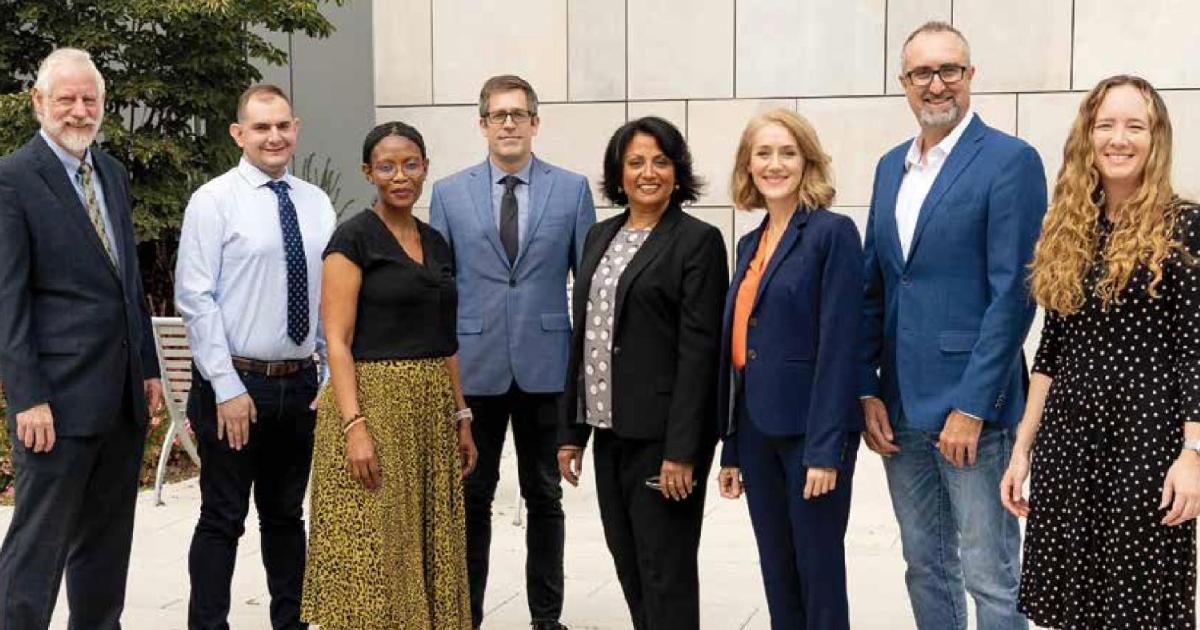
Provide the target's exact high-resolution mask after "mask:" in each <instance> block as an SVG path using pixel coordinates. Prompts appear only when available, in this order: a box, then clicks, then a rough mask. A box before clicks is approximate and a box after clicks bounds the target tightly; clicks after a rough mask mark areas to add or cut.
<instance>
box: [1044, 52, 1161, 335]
mask: <svg viewBox="0 0 1200 630" xmlns="http://www.w3.org/2000/svg"><path fill="white" fill-rule="evenodd" d="M1123 85H1128V86H1132V87H1134V88H1135V89H1137V90H1138V91H1139V92H1141V94H1142V97H1143V98H1145V100H1146V113H1147V116H1148V118H1149V122H1150V154H1149V155H1148V156H1147V158H1146V166H1145V170H1144V171H1143V172H1142V181H1141V183H1140V184H1139V186H1138V188H1137V190H1136V191H1135V192H1134V194H1133V195H1132V196H1131V197H1129V199H1127V200H1126V201H1125V202H1124V203H1123V204H1122V206H1121V207H1120V208H1116V209H1115V210H1116V211H1115V212H1111V213H1109V214H1110V216H1114V217H1115V221H1114V224H1113V231H1112V235H1111V236H1110V237H1109V239H1108V243H1107V245H1106V246H1105V249H1104V252H1103V260H1104V274H1103V276H1102V277H1101V278H1100V280H1099V281H1098V282H1097V284H1096V287H1095V294H1096V296H1097V297H1099V298H1100V301H1101V308H1102V309H1105V310H1107V309H1108V307H1109V306H1111V305H1114V304H1120V303H1121V294H1122V292H1123V291H1124V290H1125V287H1126V286H1127V285H1128V284H1129V279H1130V277H1132V275H1133V273H1134V271H1135V270H1136V269H1137V268H1138V267H1139V265H1144V266H1145V267H1146V268H1147V269H1149V271H1150V273H1151V280H1150V285H1149V294H1150V296H1151V297H1158V292H1157V288H1158V284H1159V283H1160V282H1161V281H1162V277H1163V260H1164V259H1166V257H1167V256H1168V255H1169V254H1170V253H1171V251H1172V250H1173V249H1175V248H1176V247H1178V246H1179V243H1178V242H1176V241H1174V240H1173V239H1172V237H1171V236H1172V233H1173V229H1174V226H1175V219H1176V217H1177V216H1178V214H1179V209H1180V207H1181V205H1182V201H1181V200H1180V199H1179V198H1178V197H1177V196H1176V195H1175V191H1174V190H1173V189H1172V187H1171V119H1170V117H1169V116H1168V115H1167V106H1166V104H1165V103H1163V100H1162V97H1161V96H1159V94H1158V92H1157V91H1156V90H1155V89H1154V87H1153V86H1151V85H1150V83H1149V82H1147V81H1146V80H1145V79H1142V78H1141V77H1136V76H1130V75H1117V76H1113V77H1109V78H1107V79H1104V80H1103V81H1101V82H1100V83H1099V84H1098V85H1097V86H1096V87H1094V88H1092V91H1091V92H1088V95H1087V97H1085V98H1084V99H1083V103H1081V104H1080V105H1079V114H1078V115H1077V116H1076V117H1075V122H1074V123H1073V124H1072V125H1071V133H1070V135H1068V136H1067V143H1066V145H1065V146H1064V147H1063V163H1062V168H1061V169H1059V171H1058V181H1057V182H1056V183H1055V185H1054V197H1053V201H1052V202H1051V204H1050V210H1049V211H1048V212H1047V213H1046V218H1045V221H1044V222H1043V224H1042V234H1041V237H1040V238H1039V239H1038V242H1037V248H1036V250H1035V251H1034V257H1033V262H1032V263H1031V264H1030V269H1031V274H1030V276H1031V277H1030V283H1031V291H1032V294H1033V297H1034V299H1036V300H1037V302H1038V304H1040V305H1041V306H1042V307H1044V308H1046V309H1047V310H1051V311H1054V312H1056V313H1058V314H1060V315H1070V314H1072V313H1074V312H1076V311H1078V310H1079V309H1080V308H1081V307H1082V306H1083V304H1084V302H1085V300H1086V299H1087V296H1085V295H1084V285H1083V283H1084V277H1085V276H1086V275H1087V273H1088V268H1089V266H1090V265H1091V263H1092V261H1093V259H1094V256H1095V254H1096V248H1097V247H1099V242H1100V230H1099V224H1098V219H1099V217H1100V213H1101V212H1102V211H1103V210H1102V209H1101V207H1100V205H1101V204H1102V203H1103V201H1102V198H1103V195H1102V194H1101V182H1100V172H1099V171H1098V170H1097V168H1096V159H1095V149H1094V148H1093V145H1092V128H1093V127H1094V126H1095V124H1096V116H1097V112H1098V111H1099V109H1100V104H1101V103H1103V102H1104V97H1105V96H1107V94H1108V93H1109V91H1110V90H1112V89H1113V88H1115V87H1119V86H1123Z"/></svg>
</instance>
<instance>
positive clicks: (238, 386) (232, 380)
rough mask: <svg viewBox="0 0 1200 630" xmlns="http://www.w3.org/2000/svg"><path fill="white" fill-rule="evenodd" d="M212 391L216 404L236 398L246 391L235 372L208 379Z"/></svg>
mask: <svg viewBox="0 0 1200 630" xmlns="http://www.w3.org/2000/svg"><path fill="white" fill-rule="evenodd" d="M210 382H211V383H212V388H213V392H214V393H215V394H216V395H217V404H221V403H223V402H225V401H227V400H231V399H233V398H237V397H238V396H241V395H242V394H245V393H246V386H245V385H244V384H243V383H242V379H241V377H240V376H238V375H237V372H233V373H231V374H226V375H224V376H221V377H218V378H215V379H213V380H212V381H210Z"/></svg>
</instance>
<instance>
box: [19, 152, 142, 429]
mask: <svg viewBox="0 0 1200 630" xmlns="http://www.w3.org/2000/svg"><path fill="white" fill-rule="evenodd" d="M91 151H92V160H93V163H94V165H95V168H96V172H97V174H98V176H99V177H100V178H101V179H100V181H101V182H102V185H103V188H104V197H105V202H106V206H107V209H108V213H109V217H110V222H111V223H112V228H113V231H114V232H115V234H114V235H113V236H114V240H115V241H116V251H117V255H118V258H119V259H120V264H119V266H118V267H116V268H115V267H114V266H113V265H112V264H111V263H110V262H109V259H108V256H107V254H105V252H104V246H103V245H102V244H101V241H100V237H99V235H97V234H96V230H95V229H94V228H93V227H92V224H91V221H90V220H89V219H88V215H87V210H85V209H84V206H83V204H82V203H81V202H80V201H79V197H78V195H77V194H76V192H75V189H74V187H73V185H72V183H71V181H70V180H69V179H68V177H67V173H66V170H65V169H64V168H63V165H62V162H60V161H59V159H58V157H57V156H56V155H55V154H54V152H53V151H51V149H50V147H49V146H48V145H47V144H46V141H45V140H44V139H43V138H42V136H41V135H40V134H38V135H35V136H34V137H33V139H32V140H30V141H29V142H28V143H26V144H25V146H23V147H21V148H20V149H18V150H17V151H15V152H13V153H12V154H10V155H8V156H5V157H4V158H0V381H2V382H3V383H4V393H5V397H6V398H7V402H8V404H7V412H8V416H9V422H10V427H11V426H12V423H15V418H16V414H17V413H18V412H21V411H24V410H26V409H28V408H30V407H32V406H34V405H37V404H40V403H43V402H49V403H50V409H51V411H52V412H53V413H54V425H55V427H54V428H55V432H56V433H57V434H58V435H62V436H85V435H95V434H99V433H103V432H105V431H107V430H109V429H110V428H112V426H113V425H114V424H115V423H116V422H117V421H118V410H119V409H121V405H122V402H123V399H124V396H125V395H126V393H128V394H129V396H130V398H129V400H130V401H132V407H133V409H132V412H133V413H134V420H135V421H136V422H138V423H139V424H143V425H144V424H145V423H146V421H147V411H146V404H145V396H144V394H143V389H142V382H143V380H144V379H147V378H153V377H156V376H158V361H157V359H156V355H155V349H154V336H153V335H154V333H153V330H152V329H151V326H150V315H149V312H148V310H147V308H146V300H145V298H144V293H143V289H142V280H141V275H140V273H139V271H138V261H137V251H136V249H135V247H134V245H135V243H134V238H133V225H132V222H131V216H130V215H131V210H130V209H131V207H132V206H131V203H130V194H129V174H128V172H126V170H125V168H124V167H123V166H122V165H121V164H120V162H117V161H116V160H115V159H113V158H112V157H111V156H109V155H108V154H106V153H104V152H103V151H100V150H99V149H96V148H95V147H93V148H92V150H91ZM126 388H127V389H126Z"/></svg>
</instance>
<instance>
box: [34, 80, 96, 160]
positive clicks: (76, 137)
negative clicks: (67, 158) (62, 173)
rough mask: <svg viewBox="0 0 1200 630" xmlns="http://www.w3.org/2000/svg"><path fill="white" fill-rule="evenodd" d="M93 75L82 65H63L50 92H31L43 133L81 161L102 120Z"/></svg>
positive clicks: (51, 82)
mask: <svg viewBox="0 0 1200 630" xmlns="http://www.w3.org/2000/svg"><path fill="white" fill-rule="evenodd" d="M96 81H97V76H96V73H95V72H94V71H93V70H91V69H90V68H88V67H87V66H85V65H83V64H78V63H76V64H65V65H63V66H61V67H59V68H58V69H56V70H55V71H54V76H53V77H52V78H51V80H50V88H49V90H48V91H47V93H43V92H42V91H41V90H39V89H38V88H36V87H35V88H34V89H33V93H32V96H33V107H34V111H35V112H37V114H38V119H39V120H40V121H41V123H42V129H44V130H45V131H46V135H48V136H50V138H52V139H53V140H54V141H55V142H56V143H58V145H59V146H61V147H63V148H64V149H66V150H67V151H68V152H70V153H71V154H73V155H74V156H75V157H78V158H82V157H83V155H84V153H86V152H87V149H88V147H89V146H91V144H92V141H93V140H95V139H96V134H97V133H99V132H100V123H101V121H102V120H103V118H104V94H103V92H101V90H100V86H99V85H97V83H96Z"/></svg>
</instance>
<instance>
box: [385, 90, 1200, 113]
mask: <svg viewBox="0 0 1200 630" xmlns="http://www.w3.org/2000/svg"><path fill="white" fill-rule="evenodd" d="M1085 92H1086V90H997V91H990V92H988V91H984V92H971V95H972V96H1010V95H1013V94H1020V95H1022V96H1030V95H1037V94H1046V95H1052V94H1078V95H1082V94H1084V93H1085ZM1158 92H1159V93H1160V94H1163V93H1170V94H1174V93H1180V94H1187V93H1200V87H1194V88H1161V89H1159V90H1158ZM883 98H888V99H899V98H904V95H903V94H819V95H808V96H796V95H795V94H781V95H775V96H769V95H763V96H752V97H744V98H741V99H732V98H725V97H720V98H717V97H694V98H688V97H682V96H681V97H675V98H639V99H627V100H624V101H621V100H617V99H608V100H604V99H594V100H578V101H539V104H541V105H606V104H608V105H613V104H622V103H624V104H626V105H628V104H629V103H670V102H678V101H684V102H686V103H691V102H702V103H708V102H720V101H729V102H733V101H735V100H764V101H765V100H789V99H796V100H797V101H820V100H839V99H859V100H865V99H883ZM473 105H478V103H476V102H473V101H463V102H458V103H433V104H430V103H377V104H376V105H375V107H379V108H414V107H422V108H427V109H428V108H439V107H445V108H448V107H469V106H473Z"/></svg>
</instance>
